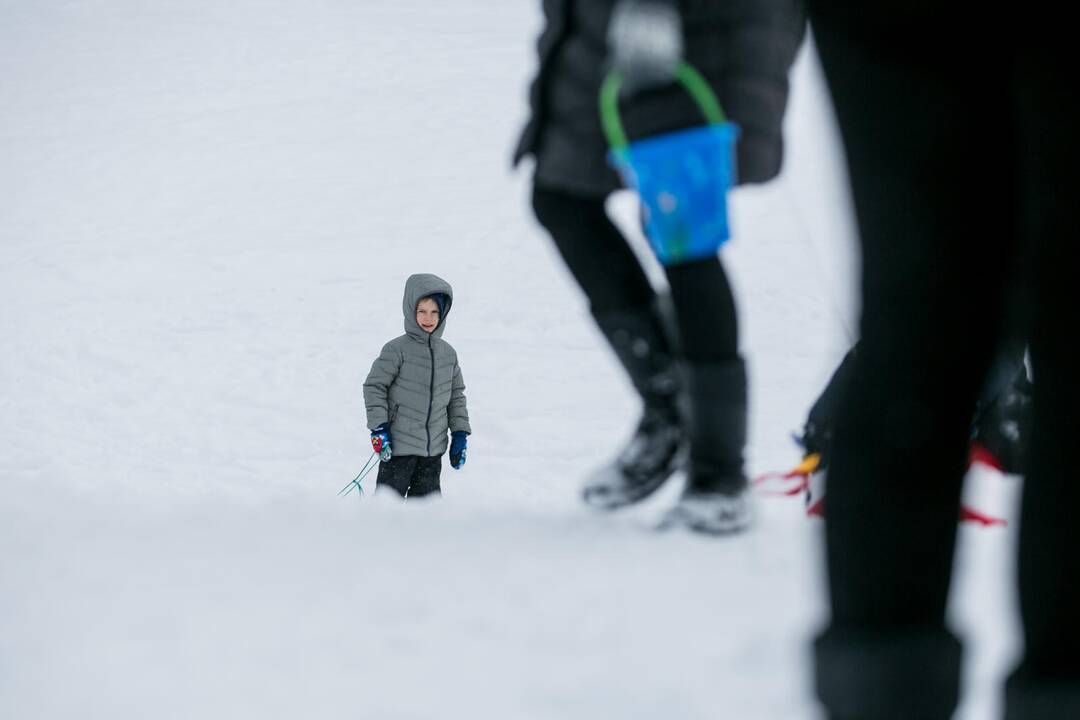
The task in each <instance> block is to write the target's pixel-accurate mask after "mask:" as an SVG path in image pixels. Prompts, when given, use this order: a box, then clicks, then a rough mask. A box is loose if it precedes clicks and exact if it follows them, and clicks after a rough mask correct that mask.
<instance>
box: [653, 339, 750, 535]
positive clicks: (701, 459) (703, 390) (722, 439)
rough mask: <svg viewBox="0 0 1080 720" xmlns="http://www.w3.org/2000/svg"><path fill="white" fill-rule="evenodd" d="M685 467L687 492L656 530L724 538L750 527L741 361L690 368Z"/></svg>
mask: <svg viewBox="0 0 1080 720" xmlns="http://www.w3.org/2000/svg"><path fill="white" fill-rule="evenodd" d="M687 386H688V388H687V389H688V390H689V395H690V419H689V426H688V430H689V435H690V463H689V472H688V477H687V484H686V489H685V490H684V491H683V495H682V497H681V498H680V499H679V502H678V504H677V505H676V506H675V507H674V508H672V509H671V510H670V511H668V512H667V514H666V515H665V516H664V517H663V519H662V520H661V522H660V528H661V529H666V528H677V527H684V528H687V529H690V530H693V531H695V532H702V533H707V534H710V535H726V534H729V533H735V532H739V531H741V530H744V529H746V527H748V526H749V524H750V506H749V483H748V481H747V479H746V475H745V474H744V472H743V448H744V446H745V445H746V412H747V409H746V368H745V366H744V365H743V362H742V360H741V359H735V360H730V361H727V362H719V363H689V364H688V365H687Z"/></svg>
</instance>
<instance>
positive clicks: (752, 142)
mask: <svg viewBox="0 0 1080 720" xmlns="http://www.w3.org/2000/svg"><path fill="white" fill-rule="evenodd" d="M677 4H678V7H679V10H680V12H681V14H682V19H683V34H684V41H685V56H686V59H687V61H688V62H690V64H692V65H693V66H694V67H696V68H697V69H698V70H699V71H701V72H702V73H703V74H704V75H705V77H706V78H707V79H708V80H709V84H710V85H711V86H712V88H713V90H714V91H715V92H716V93H717V96H718V97H719V99H720V104H721V105H722V106H723V108H724V111H725V113H726V114H727V115H728V118H729V119H731V120H734V121H735V122H736V123H738V124H739V126H740V127H741V128H742V135H741V137H740V139H739V145H738V151H737V163H738V168H737V170H738V181H739V182H740V183H758V182H765V181H767V180H770V179H772V178H773V177H775V176H776V174H777V173H778V172H779V171H780V162H781V157H782V154H783V150H782V148H783V145H782V139H781V133H780V129H781V123H782V120H783V116H784V107H785V106H786V104H787V95H788V70H789V68H790V67H791V63H792V62H793V61H794V58H795V53H796V52H797V50H798V48H799V45H800V44H801V42H802V38H803V35H804V32H805V26H806V21H805V15H804V12H803V7H802V2H801V0H679V2H678V3H677ZM614 6H615V0H544V16H545V18H546V21H547V24H546V27H545V28H544V31H543V33H542V34H541V36H540V40H539V43H538V45H539V51H540V71H539V73H538V75H537V77H536V79H535V81H534V82H533V85H532V88H531V90H530V103H531V106H532V117H531V119H530V120H529V123H528V125H527V126H526V127H525V131H524V132H523V133H522V136H521V140H520V142H519V143H518V147H517V151H516V152H515V154H514V163H515V164H516V163H517V162H518V161H519V160H521V158H523V157H524V156H526V155H529V154H532V155H535V156H536V159H537V165H536V180H537V183H539V184H541V185H545V186H548V187H555V188H559V189H564V190H568V191H571V192H574V193H577V194H582V195H589V196H593V195H606V194H607V193H609V192H611V191H613V190H615V189H617V188H618V187H620V186H621V183H620V182H619V179H618V176H617V175H616V174H615V172H614V171H613V170H612V169H611V168H610V167H609V166H608V164H607V161H606V159H605V155H606V152H607V143H606V141H605V140H604V136H603V133H602V131H601V129H600V119H599V109H598V99H597V98H598V94H599V92H600V84H601V82H602V81H603V78H604V74H605V72H606V69H607V68H606V66H605V61H606V58H607V28H608V23H609V21H610V19H611V13H612V10H613V8H614ZM621 107H622V111H623V122H624V124H625V126H626V129H627V133H628V134H629V135H630V137H631V138H634V137H644V136H648V135H652V134H656V133H659V132H664V131H667V130H675V129H678V128H683V127H689V126H692V125H699V124H701V123H702V122H703V120H702V117H701V113H700V111H699V110H698V109H697V107H696V106H695V105H694V104H693V102H692V101H691V100H690V99H689V98H688V97H687V96H686V93H685V91H683V90H682V89H681V88H679V87H674V86H672V87H666V88H661V89H658V90H653V91H649V92H644V93H640V94H638V95H634V96H633V97H631V98H630V99H628V100H624V101H623V103H622V106H621Z"/></svg>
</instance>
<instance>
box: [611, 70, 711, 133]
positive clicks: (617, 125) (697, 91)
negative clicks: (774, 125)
mask: <svg viewBox="0 0 1080 720" xmlns="http://www.w3.org/2000/svg"><path fill="white" fill-rule="evenodd" d="M675 79H676V80H678V81H679V83H681V84H682V86H683V87H684V88H686V91H687V92H688V93H690V96H691V97H692V98H694V101H695V102H696V103H697V105H698V107H699V108H700V109H701V112H702V114H703V115H704V116H705V119H706V120H708V122H709V124H710V125H720V124H721V123H724V122H726V118H725V117H724V111H723V110H721V109H720V102H719V101H718V100H717V99H716V95H715V94H714V93H713V91H712V88H710V87H709V83H708V81H707V80H705V78H704V77H703V76H702V75H701V73H699V72H698V71H697V70H695V69H694V67H693V66H692V65H690V63H688V62H686V61H685V60H683V61H680V62H679V64H678V66H677V67H676V68H675ZM620 88H622V75H621V74H620V73H619V72H617V71H615V70H612V71H611V72H609V73H608V74H607V77H605V78H604V84H603V85H602V86H601V87H600V124H601V125H603V128H604V136H605V137H607V141H608V144H609V145H610V146H611V149H612V150H622V149H623V148H625V147H626V146H628V145H629V144H630V141H629V140H628V139H627V137H626V130H625V129H623V124H622V118H620V117H619V90H620Z"/></svg>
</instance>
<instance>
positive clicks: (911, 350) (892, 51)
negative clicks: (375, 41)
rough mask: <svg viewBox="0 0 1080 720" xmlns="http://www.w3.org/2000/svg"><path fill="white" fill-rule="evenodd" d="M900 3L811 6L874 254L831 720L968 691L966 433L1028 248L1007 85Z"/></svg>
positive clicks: (822, 674)
mask: <svg viewBox="0 0 1080 720" xmlns="http://www.w3.org/2000/svg"><path fill="white" fill-rule="evenodd" d="M889 12H895V13H898V10H897V8H895V7H894V8H890V9H889V10H888V11H882V10H881V9H877V8H876V6H875V7H870V6H867V5H865V4H862V3H830V2H812V3H811V13H812V15H811V17H812V20H813V22H814V30H815V37H816V39H817V41H818V49H819V53H820V56H821V59H822V65H823V67H824V69H825V73H826V77H827V79H828V82H829V85H830V89H831V91H832V95H833V100H834V104H835V107H836V114H837V119H838V121H839V123H840V128H841V133H842V136H843V139H844V143H845V149H846V152H847V160H848V168H849V172H850V178H851V184H852V192H853V199H854V204H855V210H856V214H857V218H858V222H859V229H860V235H861V242H862V251H863V271H862V297H863V308H862V312H863V316H862V321H861V341H860V345H859V352H858V353H857V355H856V357H855V366H854V369H853V373H852V385H851V388H850V391H849V392H848V393H847V394H846V396H844V397H843V398H842V400H841V403H840V407H839V409H838V415H837V426H836V429H835V437H834V442H833V457H832V462H831V465H830V470H829V475H828V509H827V512H826V554H827V567H828V573H829V590H830V599H831V606H832V619H831V622H830V625H829V627H828V628H827V630H826V632H825V633H824V634H823V635H822V637H820V638H819V639H818V641H817V643H816V648H815V650H816V673H817V684H818V694H819V696H820V697H821V698H822V700H823V702H824V703H825V705H826V707H827V708H828V709H829V711H830V713H831V714H832V716H833V717H835V718H854V717H876V718H910V717H920V718H946V717H949V716H950V715H951V714H952V711H953V709H954V707H955V704H956V702H957V697H958V692H959V659H960V652H959V644H958V642H957V641H956V639H955V638H953V637H952V635H951V633H949V631H948V630H947V629H946V627H945V607H946V598H947V595H948V590H949V583H950V574H951V569H952V560H953V550H954V545H955V536H956V523H957V517H958V512H959V502H960V490H961V483H962V479H963V475H964V472H965V467H966V454H967V440H968V435H969V430H970V423H971V417H972V413H973V409H974V405H975V400H976V397H977V395H978V391H979V386H980V384H981V381H982V378H983V376H984V375H985V371H986V368H987V366H988V365H989V361H990V358H991V355H992V353H993V350H994V347H995V344H996V342H997V334H998V332H999V328H1000V323H999V322H998V319H999V318H1000V316H1001V310H1002V307H1003V302H1004V296H1005V287H1006V285H1007V283H1008V272H1009V267H1010V264H1011V262H1012V260H1013V258H1014V257H1015V254H1016V252H1015V250H1016V243H1015V235H1014V231H1013V229H1014V216H1013V215H1014V214H1013V203H1014V187H1013V179H1014V172H1013V167H1012V158H1011V153H1010V149H1009V147H1008V138H1009V137H1010V135H1011V132H1012V128H1011V126H1010V124H1009V123H1010V118H1009V117H1008V115H1007V114H1003V115H1000V116H995V117H993V118H988V117H987V114H986V112H985V108H987V107H999V106H1003V105H1007V104H1008V98H1007V92H1006V91H1004V90H1003V89H1002V88H1001V83H1000V82H999V81H998V80H997V78H994V77H992V75H993V73H991V72H988V71H987V72H980V73H974V72H972V69H973V68H970V67H966V66H964V63H962V62H961V56H959V54H958V51H957V46H956V44H955V42H954V39H955V34H954V33H960V32H962V31H963V30H962V27H961V26H960V25H957V26H955V27H951V26H945V27H942V22H946V23H947V22H948V20H947V19H941V18H937V17H934V16H933V13H932V12H930V11H929V10H926V11H925V12H926V16H925V17H917V16H918V15H919V10H918V9H917V8H916V9H912V11H911V12H910V13H908V14H907V15H906V16H905V17H904V22H900V21H899V20H897V19H896V18H893V17H892V16H891V15H889V14H888V13H889ZM875 13H877V14H875ZM898 14H899V13H898ZM894 20H897V22H893V21H894ZM905 23H907V25H905ZM908 25H909V26H908ZM924 28H930V29H932V32H929V31H927V32H924V31H923V29H924ZM911 32H915V33H918V34H919V35H920V37H919V40H920V42H919V43H913V41H912V37H911V36H910V33H911ZM983 70H989V69H988V68H983ZM1003 143H1004V147H1002V144H1003ZM991 148H994V151H993V152H989V149H991ZM973 196H974V197H973Z"/></svg>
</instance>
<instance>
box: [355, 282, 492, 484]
mask: <svg viewBox="0 0 1080 720" xmlns="http://www.w3.org/2000/svg"><path fill="white" fill-rule="evenodd" d="M453 301H454V291H453V290H452V289H451V288H450V284H449V283H448V282H446V281H445V280H443V279H442V278H439V277H436V276H435V275H427V274H421V275H412V276H410V277H409V279H408V280H407V281H406V282H405V298H404V300H403V302H402V312H404V314H405V334H404V335H401V336H400V337H396V338H394V339H393V340H391V341H390V342H388V343H386V345H384V346H383V349H382V352H380V353H379V357H378V358H376V359H375V362H374V363H373V364H372V366H371V372H369V373H368V376H367V379H366V380H364V405H365V406H366V407H367V424H368V428H370V429H371V445H372V447H373V448H374V449H375V452H377V453H379V454H380V456H381V459H382V462H381V463H380V465H379V476H378V478H377V479H376V481H375V486H376V491H378V490H380V489H381V488H383V487H389V488H392V489H393V490H395V491H397V493H398V494H399V495H401V496H402V497H405V496H406V495H408V496H409V497H420V496H423V495H431V494H435V495H438V494H439V493H440V488H439V475H440V473H441V472H442V455H443V453H444V452H446V449H447V438H446V435H447V431H449V432H450V435H451V437H452V439H451V441H450V442H449V447H450V465H451V467H453V468H454V469H455V470H459V469H460V468H461V467H462V466H463V465H464V464H465V448H466V437H467V436H468V435H469V434H470V433H471V432H472V429H471V428H470V427H469V413H468V410H467V409H466V407H465V382H464V380H463V379H462V376H461V368H460V367H459V366H458V358H457V352H455V351H454V348H452V347H451V346H450V343H448V342H446V341H445V340H443V339H442V334H443V329H444V328H445V327H446V316H447V315H448V314H449V313H450V306H451V305H452V304H453Z"/></svg>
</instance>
